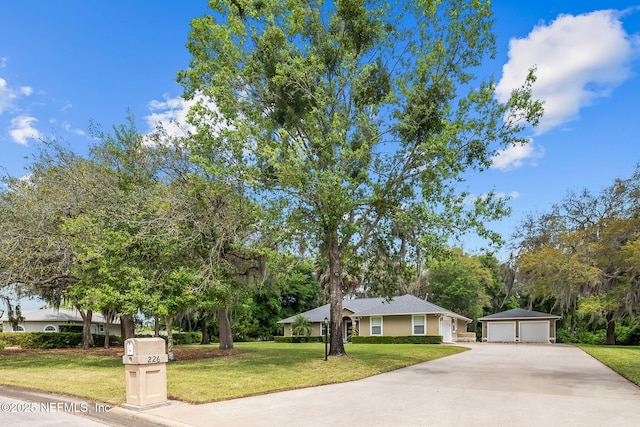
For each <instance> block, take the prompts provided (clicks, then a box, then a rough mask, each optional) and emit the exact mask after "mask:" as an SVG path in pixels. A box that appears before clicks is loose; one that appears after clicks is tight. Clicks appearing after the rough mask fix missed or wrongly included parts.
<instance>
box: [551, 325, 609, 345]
mask: <svg viewBox="0 0 640 427" xmlns="http://www.w3.org/2000/svg"><path fill="white" fill-rule="evenodd" d="M606 335H607V331H605V330H604V329H601V330H598V331H595V332H590V331H584V330H580V331H577V332H575V333H573V334H572V333H571V332H570V331H569V330H568V329H564V328H562V329H558V330H557V332H556V342H559V343H565V344H594V345H604V344H606V342H607V337H606Z"/></svg>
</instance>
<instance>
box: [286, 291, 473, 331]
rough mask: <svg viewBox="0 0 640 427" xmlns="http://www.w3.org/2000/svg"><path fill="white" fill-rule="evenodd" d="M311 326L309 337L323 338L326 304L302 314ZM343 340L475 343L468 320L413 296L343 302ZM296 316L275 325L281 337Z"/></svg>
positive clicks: (326, 313) (327, 314)
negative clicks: (430, 338) (418, 338)
mask: <svg viewBox="0 0 640 427" xmlns="http://www.w3.org/2000/svg"><path fill="white" fill-rule="evenodd" d="M301 314H302V315H303V316H304V317H306V318H307V319H308V320H309V321H310V322H311V325H312V332H311V335H312V336H320V335H323V334H324V319H325V318H329V304H325V305H323V306H322V307H318V308H314V309H313V310H309V311H306V312H304V313H301ZM342 320H343V322H344V323H343V324H344V328H343V332H344V337H343V339H344V340H347V339H348V337H349V336H350V335H351V333H352V332H354V331H355V332H356V334H357V335H360V336H411V335H441V336H442V341H443V342H449V343H450V342H456V341H475V334H474V333H473V332H467V324H468V323H470V322H471V319H469V318H467V317H464V316H462V315H460V314H457V313H454V312H453V311H450V310H447V309H446V308H442V307H439V306H437V305H435V304H433V303H431V302H429V301H424V300H422V299H420V298H417V297H415V296H413V295H403V296H399V297H393V299H392V300H390V301H388V300H386V299H385V298H362V299H352V300H344V301H342ZM294 321H295V316H292V317H289V318H287V319H283V320H281V321H279V322H278V323H281V324H283V325H284V335H285V336H289V337H290V336H292V333H291V325H292V323H293V322H294Z"/></svg>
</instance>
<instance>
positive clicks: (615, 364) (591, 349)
mask: <svg viewBox="0 0 640 427" xmlns="http://www.w3.org/2000/svg"><path fill="white" fill-rule="evenodd" d="M578 347H580V348H581V349H582V350H584V351H585V352H587V353H588V354H590V355H591V356H593V357H595V358H596V359H598V360H599V361H600V362H602V363H604V364H605V365H607V366H608V367H610V368H611V369H613V370H614V371H616V372H617V373H619V374H620V375H622V376H623V377H625V378H626V379H628V380H629V381H632V382H634V383H635V384H638V385H640V347H623V346H605V345H586V344H579V345H578Z"/></svg>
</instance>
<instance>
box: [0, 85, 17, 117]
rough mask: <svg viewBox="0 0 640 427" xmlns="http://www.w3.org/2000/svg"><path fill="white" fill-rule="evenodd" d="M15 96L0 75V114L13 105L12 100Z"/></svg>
mask: <svg viewBox="0 0 640 427" xmlns="http://www.w3.org/2000/svg"><path fill="white" fill-rule="evenodd" d="M15 98H16V94H15V92H14V91H13V89H11V88H10V87H9V85H7V81H6V80H5V79H3V78H2V77H0V114H2V113H4V112H5V111H7V110H8V109H9V108H11V106H12V105H13V100H14V99H15Z"/></svg>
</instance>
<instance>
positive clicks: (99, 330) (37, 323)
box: [0, 308, 120, 335]
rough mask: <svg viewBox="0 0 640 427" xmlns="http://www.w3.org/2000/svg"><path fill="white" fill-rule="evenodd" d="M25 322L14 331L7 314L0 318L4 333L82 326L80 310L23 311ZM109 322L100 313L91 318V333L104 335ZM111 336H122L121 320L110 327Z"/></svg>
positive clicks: (46, 330)
mask: <svg viewBox="0 0 640 427" xmlns="http://www.w3.org/2000/svg"><path fill="white" fill-rule="evenodd" d="M22 317H23V318H24V320H23V321H21V322H19V323H18V328H17V329H16V330H14V329H13V327H12V325H11V323H9V318H8V317H7V315H6V314H4V315H3V316H2V317H0V324H2V331H3V332H60V325H62V324H66V323H76V324H82V316H80V313H79V312H78V310H69V309H64V308H60V309H58V310H56V309H54V308H46V309H42V310H29V311H23V312H22ZM106 327H107V322H106V320H105V318H104V316H102V314H100V313H93V315H92V316H91V333H92V334H97V335H104V333H105V328H106ZM109 334H110V335H120V319H115V320H114V321H113V322H112V324H111V325H110V327H109Z"/></svg>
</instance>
